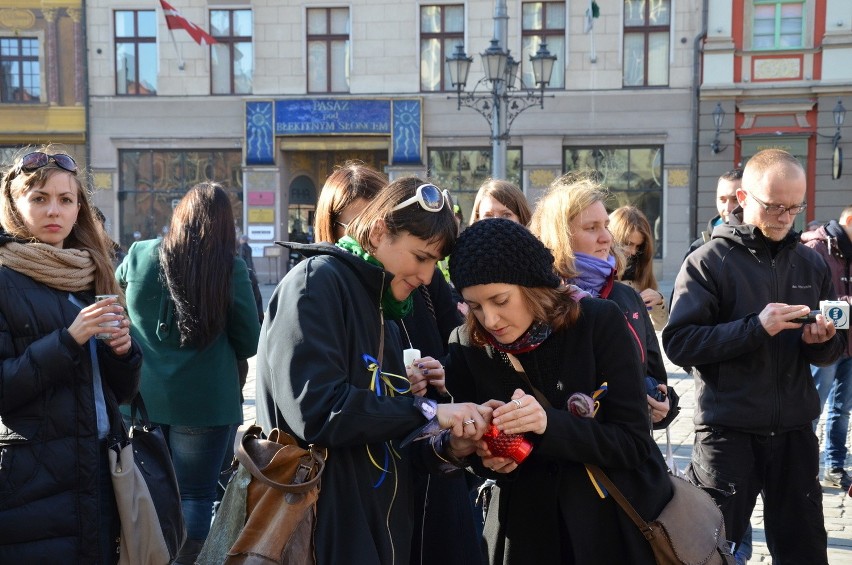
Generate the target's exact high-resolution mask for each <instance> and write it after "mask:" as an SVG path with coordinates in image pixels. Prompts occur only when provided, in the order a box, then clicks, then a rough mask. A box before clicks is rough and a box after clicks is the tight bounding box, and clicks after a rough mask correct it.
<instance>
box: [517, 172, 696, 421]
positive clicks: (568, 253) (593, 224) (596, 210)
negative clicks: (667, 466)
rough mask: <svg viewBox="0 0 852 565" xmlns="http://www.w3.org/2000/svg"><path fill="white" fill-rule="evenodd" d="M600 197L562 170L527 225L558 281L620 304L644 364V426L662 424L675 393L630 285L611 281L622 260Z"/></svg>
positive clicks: (590, 184) (599, 191)
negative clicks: (544, 250)
mask: <svg viewBox="0 0 852 565" xmlns="http://www.w3.org/2000/svg"><path fill="white" fill-rule="evenodd" d="M606 198H607V191H606V189H605V188H604V187H603V186H601V185H600V184H598V183H597V182H596V181H595V180H593V179H592V178H591V177H590V176H587V175H586V174H585V173H579V174H569V175H565V176H563V177H562V178H559V179H557V180H555V181H553V183H551V185H550V187H549V188H548V190H547V192H546V193H545V195H544V196H543V197H542V198H541V200H539V201H538V206H536V210H535V214H533V219H532V222H531V223H530V230H531V231H532V232H533V233H534V234H535V235H536V236H538V238H539V239H541V241H542V242H543V243H544V245H546V246H547V247H548V248H549V249H550V250H552V251H553V255H554V256H555V257H556V272H557V274H559V276H560V277H562V279H563V281H565V282H567V283H570V284H573V285H575V286H577V287H579V288H580V289H582V290H583V291H585V292H588V293H589V294H591V295H592V296H594V297H599V298H606V299H607V300H611V301H613V302H615V303H616V304H618V306H619V307H620V308H621V311H622V313H623V314H624V319H625V320H626V322H627V324H628V329H629V330H630V333H631V335H632V336H633V338H634V339H633V344H634V345H635V348H634V351H635V352H636V355H637V356H638V358H639V360H640V361H641V363H642V366H643V368H644V377H643V382H646V383H647V392H648V413H649V416H648V417H649V420H650V425H652V426H653V428H654V429H658V430H659V429H664V428H666V427H667V426H668V425H669V424H670V423H671V422H672V420H674V418H675V416H677V414H678V412H679V408H678V407H677V403H678V396H677V394H676V393H675V392H674V389H673V388H671V387H668V386H667V384H666V383H667V382H668V373H667V372H666V367H665V364H664V362H663V356H662V353H660V342H659V340H658V339H657V334H656V332H655V331H654V326H653V323H652V322H651V318H650V317H649V316H648V309H647V307H646V306H645V303H644V302H643V300H642V298H641V297H640V296H639V294H638V293H637V292H636V291H635V290H633V289H632V288H630V287H629V286H627V285H625V284H622V283H620V282H618V281H616V280H615V277H616V273H617V272H618V271H619V270H620V269H619V268H620V265H621V263H622V259H621V256H620V253H618V251H617V250H614V249H613V237H612V233H610V231H609V223H610V221H609V216H608V214H607V211H606V206H605V202H606ZM628 351H630V350H625V352H624V354H627V352H628ZM645 377H650V379H651V380H647V379H646V378H645ZM652 381H654V382H652Z"/></svg>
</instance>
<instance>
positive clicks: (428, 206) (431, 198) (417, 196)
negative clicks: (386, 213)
mask: <svg viewBox="0 0 852 565" xmlns="http://www.w3.org/2000/svg"><path fill="white" fill-rule="evenodd" d="M449 201H450V193H449V192H448V191H446V190H441V189H440V188H438V187H437V186H435V185H434V184H421V185H420V186H418V187H417V190H416V191H414V196H412V197H411V198H408V199H406V200H403V201H402V202H400V203H399V204H397V205H396V206H394V207H393V210H391V211H392V212H396V211H397V210H402V209H403V208H405V207H407V206H411V205H412V204H414V203H415V202H416V203H418V204H420V207H421V208H423V209H424V210H426V211H427V212H440V211H441V210H443V209H444V204H445V203H447V202H449Z"/></svg>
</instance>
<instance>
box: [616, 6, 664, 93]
mask: <svg viewBox="0 0 852 565" xmlns="http://www.w3.org/2000/svg"><path fill="white" fill-rule="evenodd" d="M670 34H671V0H624V65H623V70H622V84H623V85H624V86H668V84H669V42H670Z"/></svg>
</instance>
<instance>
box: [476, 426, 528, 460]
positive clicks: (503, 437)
mask: <svg viewBox="0 0 852 565" xmlns="http://www.w3.org/2000/svg"><path fill="white" fill-rule="evenodd" d="M482 439H483V440H485V443H486V444H488V451H490V452H491V455H493V456H494V457H508V458H510V459H511V460H512V461H514V462H515V463H521V461H523V460H524V459H526V458H527V456H528V455H529V454H530V452H531V451H532V444H531V443H530V442H529V441H528V440H527V438H525V437H524V436H523V434H504V433H503V432H501V431H500V430H498V429H497V427H496V426H494V425H493V424H492V425H490V426H489V427H488V431H486V432H485V433H484V434H483V435H482Z"/></svg>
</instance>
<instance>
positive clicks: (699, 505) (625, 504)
mask: <svg viewBox="0 0 852 565" xmlns="http://www.w3.org/2000/svg"><path fill="white" fill-rule="evenodd" d="M586 468H587V469H588V470H589V472H590V473H591V474H592V476H594V477H595V479H596V480H597V481H598V482H599V483H601V484H602V485H603V486H604V487H606V489H607V490H608V491H609V494H610V495H612V497H613V499H615V501H616V502H617V503H618V505H619V506H621V508H622V510H624V512H625V513H626V514H627V516H628V517H629V518H630V519H631V520H632V521H633V523H634V524H636V526H637V527H638V528H639V530H640V531H641V532H642V534H643V535H644V536H645V539H646V540H648V543H649V544H651V550H652V551H653V552H654V558H655V560H656V561H657V563H658V564H659V565H734V557H733V556H732V555H731V552H730V550H729V548H728V545H727V541H726V540H725V520H724V519H723V518H722V512H721V511H720V510H719V508H718V507H717V506H716V503H715V502H714V501H713V499H712V498H711V497H710V495H709V494H707V493H706V492H704V491H703V490H701V489H700V488H698V487H697V486H695V485H693V484H692V483H690V482H688V481H686V480H684V479H681V478H678V477H675V476H673V475H669V479H671V482H672V489H673V491H674V495H673V496H672V499H671V500H670V501H669V502H668V503H667V504H666V506H665V508H663V510H662V512H660V515H659V516H657V518H656V520H653V521H651V522H646V521H645V520H643V519H642V517H641V516H640V515H639V513H638V512H636V510H635V509H634V508H633V506H632V505H631V504H630V502H629V501H628V500H627V499H626V498H625V497H624V495H623V494H621V491H620V490H618V487H616V486H615V484H614V483H613V482H612V481H611V480H610V479H609V477H607V476H606V473H604V472H603V470H602V469H601V468H600V467H596V466H595V465H586Z"/></svg>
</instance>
